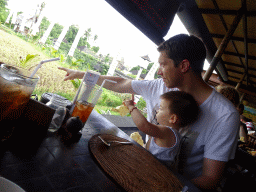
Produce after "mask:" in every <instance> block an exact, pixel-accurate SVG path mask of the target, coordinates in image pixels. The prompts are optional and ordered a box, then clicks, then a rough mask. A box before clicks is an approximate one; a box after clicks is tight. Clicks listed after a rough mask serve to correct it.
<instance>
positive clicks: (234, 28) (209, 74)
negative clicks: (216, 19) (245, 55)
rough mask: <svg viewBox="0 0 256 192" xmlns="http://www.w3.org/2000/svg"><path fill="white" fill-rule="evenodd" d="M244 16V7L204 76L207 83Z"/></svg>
mask: <svg viewBox="0 0 256 192" xmlns="http://www.w3.org/2000/svg"><path fill="white" fill-rule="evenodd" d="M243 14H244V7H243V6H242V7H241V8H240V9H239V11H238V14H237V16H236V17H235V19H234V21H233V23H232V25H231V26H230V28H229V30H228V32H227V33H226V35H225V37H224V39H223V40H222V42H221V44H220V46H219V48H218V50H217V52H216V53H215V55H214V57H213V59H212V62H211V65H210V67H209V69H208V70H207V71H206V73H205V75H204V80H205V81H206V82H207V81H208V80H209V78H210V76H211V74H212V72H213V70H214V69H215V67H216V65H217V64H218V62H219V61H220V58H221V56H222V54H223V52H224V50H225V49H226V47H227V44H228V42H229V40H230V38H231V36H232V35H233V33H234V32H235V30H236V28H237V26H238V24H239V22H240V20H241V19H242V16H243Z"/></svg>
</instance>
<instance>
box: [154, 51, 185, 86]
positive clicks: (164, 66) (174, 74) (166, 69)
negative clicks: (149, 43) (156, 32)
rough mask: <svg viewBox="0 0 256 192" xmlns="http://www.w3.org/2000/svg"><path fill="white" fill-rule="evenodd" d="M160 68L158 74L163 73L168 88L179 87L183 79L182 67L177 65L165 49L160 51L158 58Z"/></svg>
mask: <svg viewBox="0 0 256 192" xmlns="http://www.w3.org/2000/svg"><path fill="white" fill-rule="evenodd" d="M158 62H159V65H160V67H159V69H158V72H157V74H158V75H161V77H162V78H163V81H164V83H165V85H166V87H168V88H175V87H179V85H180V83H181V81H182V73H181V70H180V67H179V65H178V67H175V65H174V61H173V60H172V59H170V58H168V56H167V55H166V53H165V52H164V51H162V52H160V56H159V59H158Z"/></svg>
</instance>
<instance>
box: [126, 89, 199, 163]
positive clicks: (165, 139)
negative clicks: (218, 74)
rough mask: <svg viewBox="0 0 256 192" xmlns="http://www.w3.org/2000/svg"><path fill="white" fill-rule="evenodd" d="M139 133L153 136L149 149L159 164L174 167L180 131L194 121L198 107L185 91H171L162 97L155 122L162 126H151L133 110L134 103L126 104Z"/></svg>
mask: <svg viewBox="0 0 256 192" xmlns="http://www.w3.org/2000/svg"><path fill="white" fill-rule="evenodd" d="M124 104H125V105H126V106H127V107H128V109H129V111H130V113H131V116H132V119H133V121H134V123H135V124H136V126H137V127H138V129H139V130H141V131H142V132H144V133H145V134H147V135H149V136H151V138H150V139H149V141H148V143H147V146H148V147H147V149H148V150H149V151H150V152H151V153H152V154H153V155H154V156H156V157H157V158H158V159H159V160H161V161H162V162H163V163H165V164H167V165H172V164H173V163H174V161H175V157H176V155H177V153H178V150H179V143H180V135H179V130H180V129H181V128H183V127H185V126H187V125H189V124H191V123H193V122H194V121H196V119H197V117H198V114H199V107H198V104H197V102H196V101H195V100H194V98H193V97H192V95H190V94H188V93H185V92H183V91H171V92H167V93H164V94H163V95H161V102H160V108H159V110H158V111H157V114H156V118H157V122H158V123H159V125H155V124H152V123H149V122H148V121H147V119H146V118H145V117H144V116H143V115H142V114H141V113H140V111H139V110H138V109H137V108H136V107H135V106H134V101H133V99H132V100H128V101H124Z"/></svg>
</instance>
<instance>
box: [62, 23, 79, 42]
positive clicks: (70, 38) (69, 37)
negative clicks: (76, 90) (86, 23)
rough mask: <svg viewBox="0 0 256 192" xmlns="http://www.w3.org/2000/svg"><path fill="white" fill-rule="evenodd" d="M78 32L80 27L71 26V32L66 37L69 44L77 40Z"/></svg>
mask: <svg viewBox="0 0 256 192" xmlns="http://www.w3.org/2000/svg"><path fill="white" fill-rule="evenodd" d="M77 32H78V27H77V26H75V25H71V26H70V27H69V30H68V32H67V34H66V36H65V39H66V40H67V41H68V42H69V43H73V41H74V40H75V38H76V34H77Z"/></svg>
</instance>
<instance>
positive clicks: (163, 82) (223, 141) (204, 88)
mask: <svg viewBox="0 0 256 192" xmlns="http://www.w3.org/2000/svg"><path fill="white" fill-rule="evenodd" d="M158 51H159V53H160V56H159V65H160V66H159V70H158V75H161V77H162V78H161V79H157V80H151V81H138V80H133V81H132V80H128V79H123V78H119V77H108V76H100V78H99V80H98V82H97V84H101V83H102V82H103V80H104V79H106V78H107V79H110V80H114V81H117V84H113V83H108V82H106V84H105V86H104V87H105V88H107V89H110V90H113V91H116V92H121V93H131V94H139V95H142V96H143V98H144V99H145V100H146V103H147V113H148V121H150V122H151V123H154V117H155V114H156V112H155V111H156V110H157V109H158V106H159V97H160V95H161V94H163V93H165V92H168V91H173V90H177V88H178V89H179V90H181V91H185V92H187V93H190V94H191V95H192V96H193V97H194V98H195V100H196V101H197V102H198V104H199V105H200V110H201V114H200V116H199V119H198V120H197V121H196V122H195V123H194V124H192V125H190V126H189V128H190V130H192V132H193V133H195V134H194V135H196V136H195V137H194V142H193V145H192V144H191V146H192V147H191V150H190V151H189V154H188V157H187V159H186V161H185V162H184V166H183V172H184V175H185V176H186V177H188V178H189V179H190V180H191V181H192V182H193V183H194V184H195V185H196V186H198V187H199V188H201V189H214V188H216V186H217V185H218V182H219V180H220V179H221V175H222V173H223V171H224V167H225V164H226V162H227V161H228V160H229V159H232V158H234V154H235V149H236V144H237V140H238V128H239V114H238V111H237V110H236V109H235V107H234V105H233V104H232V103H231V102H229V101H228V100H227V99H226V98H224V97H223V96H222V95H221V94H219V93H217V92H216V91H215V90H214V89H213V88H212V87H210V86H209V85H208V84H207V83H205V82H204V81H203V79H202V77H201V72H202V70H203V65H204V60H205V58H206V49H205V46H204V44H203V42H202V41H201V40H200V39H198V38H197V37H195V36H189V35H185V34H180V35H176V36H174V37H172V38H170V39H169V40H167V41H165V42H163V43H162V44H161V45H160V46H159V47H158ZM60 69H62V70H64V71H66V72H67V75H66V77H65V80H69V79H74V78H82V77H83V75H84V72H79V71H73V70H69V69H64V68H60ZM191 113H193V112H192V111H191Z"/></svg>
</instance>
